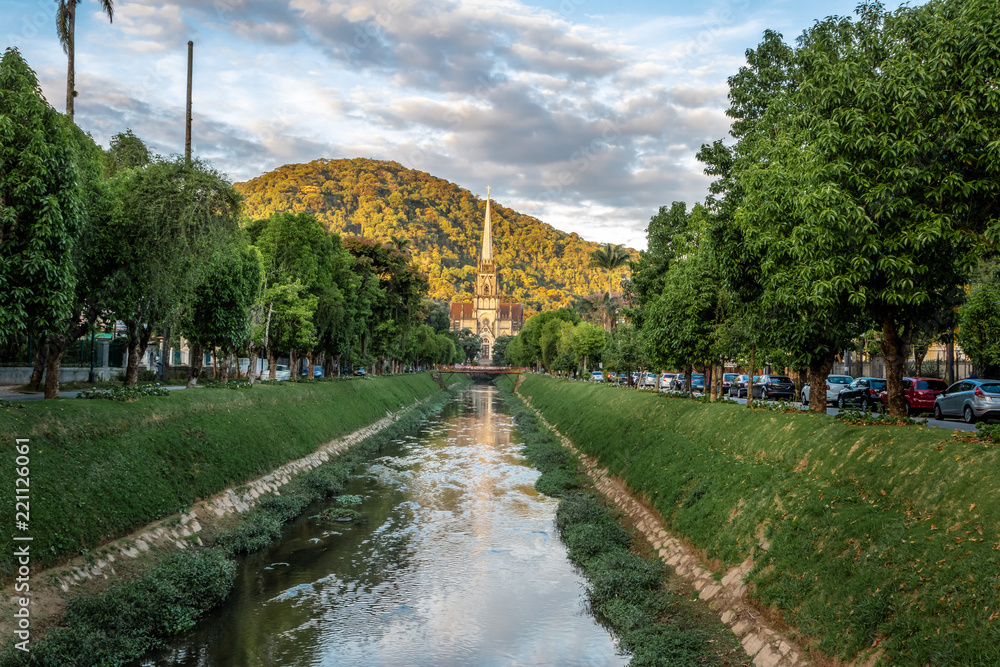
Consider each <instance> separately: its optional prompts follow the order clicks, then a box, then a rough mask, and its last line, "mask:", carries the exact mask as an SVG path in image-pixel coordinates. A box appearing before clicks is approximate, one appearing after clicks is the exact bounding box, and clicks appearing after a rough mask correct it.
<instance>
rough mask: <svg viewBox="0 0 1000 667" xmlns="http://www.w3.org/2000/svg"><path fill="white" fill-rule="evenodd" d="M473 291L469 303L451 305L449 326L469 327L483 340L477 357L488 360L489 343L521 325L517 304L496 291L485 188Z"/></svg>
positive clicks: (520, 312)
mask: <svg viewBox="0 0 1000 667" xmlns="http://www.w3.org/2000/svg"><path fill="white" fill-rule="evenodd" d="M478 268H479V271H478V274H477V276H476V291H475V295H474V298H473V301H472V302H471V303H469V302H464V303H459V302H455V303H452V304H451V329H452V331H461V330H462V329H469V330H470V331H472V333H474V334H476V335H477V336H479V337H481V338H482V339H483V347H482V351H481V352H480V355H479V358H480V359H484V360H490V358H491V357H492V354H493V343H494V342H495V341H496V339H497V338H498V337H499V336H516V335H517V334H518V332H519V331H521V326H522V325H523V324H524V310H523V308H522V307H521V304H519V303H514V302H513V301H514V299H513V298H512V297H510V296H507V295H505V294H503V293H502V292H501V291H500V283H499V282H498V281H497V265H496V261H495V260H494V259H493V225H492V222H491V219H490V196H489V188H487V194H486V223H485V225H484V227H483V248H482V252H480V254H479V267H478Z"/></svg>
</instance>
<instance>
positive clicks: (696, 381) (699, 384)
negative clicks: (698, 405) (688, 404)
mask: <svg viewBox="0 0 1000 667" xmlns="http://www.w3.org/2000/svg"><path fill="white" fill-rule="evenodd" d="M671 387H672V388H673V389H674V390H675V391H684V390H685V389H687V386H686V381H685V380H684V373H678V374H677V375H676V376H674V379H673V383H672V385H671ZM691 391H700V392H704V391H705V376H704V375H703V374H701V373H692V374H691Z"/></svg>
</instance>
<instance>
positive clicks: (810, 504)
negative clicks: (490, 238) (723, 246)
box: [520, 375, 1000, 665]
mask: <svg viewBox="0 0 1000 667" xmlns="http://www.w3.org/2000/svg"><path fill="white" fill-rule="evenodd" d="M520 391H521V393H522V395H525V396H528V397H530V398H531V400H532V403H533V405H534V406H535V407H536V408H538V409H540V410H541V411H542V412H543V414H544V415H545V417H546V418H547V419H548V420H549V421H551V422H552V423H553V424H555V425H556V427H557V428H559V430H560V431H561V432H562V433H563V434H564V435H566V436H567V437H569V438H570V439H572V440H573V442H574V443H575V444H576V445H577V446H578V447H579V448H580V449H581V450H583V451H585V452H586V453H588V454H590V455H592V456H595V457H597V458H598V459H599V460H600V461H601V462H602V463H603V464H604V465H605V466H607V467H608V468H609V469H610V470H611V472H612V473H614V474H616V475H619V476H621V477H622V478H624V479H625V480H626V482H627V483H628V484H629V486H630V487H631V488H632V489H633V490H634V491H636V492H639V493H641V494H644V495H646V496H648V497H649V498H650V499H651V502H652V503H653V505H655V507H656V509H657V510H658V511H659V512H660V513H661V514H662V515H663V517H664V518H665V520H666V522H667V524H668V526H669V527H670V529H671V530H672V531H674V532H675V533H677V534H680V535H683V536H684V537H686V538H687V539H688V540H689V541H690V542H691V543H692V544H694V545H695V546H697V547H699V548H702V549H704V550H705V552H706V554H707V555H708V556H709V557H710V558H714V559H718V560H719V561H721V562H722V563H723V564H724V566H725V567H729V566H732V565H735V564H737V563H739V562H741V561H743V560H744V559H745V558H746V557H747V556H749V555H752V556H753V557H754V558H755V563H756V565H755V567H754V569H753V571H752V572H751V574H750V582H751V590H752V594H753V596H754V597H755V598H756V599H757V600H758V601H760V602H761V603H763V604H765V605H768V606H771V607H773V608H775V609H777V610H779V611H780V612H781V613H782V614H783V615H784V617H785V619H786V620H787V621H788V622H789V623H791V624H793V625H794V626H795V627H797V628H798V629H799V630H800V631H801V632H802V633H804V634H805V635H806V636H808V637H814V638H816V642H817V643H816V646H817V648H819V649H820V650H822V651H824V652H826V653H827V654H829V655H834V656H838V657H840V658H844V659H852V658H856V657H858V656H859V655H861V654H863V653H864V652H866V651H868V650H869V649H872V648H873V647H877V648H876V649H875V650H876V651H877V654H878V656H879V659H880V662H881V663H882V664H892V665H927V664H930V665H959V664H964V665H996V664H1000V551H998V548H1000V542H998V528H1000V489H998V486H1000V478H998V477H997V475H996V474H995V471H996V469H997V448H996V446H995V445H989V444H986V443H983V442H979V441H974V440H972V439H964V440H963V439H960V438H958V437H955V436H954V435H953V434H952V433H951V432H948V431H942V430H937V429H932V428H923V427H915V426H908V427H885V426H879V427H872V426H869V427H864V426H850V425H847V424H844V423H842V422H839V421H837V420H835V419H833V418H831V417H826V416H816V415H812V414H807V413H803V414H781V413H777V412H770V411H764V410H748V409H746V408H745V407H744V406H739V405H731V404H714V405H712V404H702V403H697V402H693V401H688V400H682V399H673V398H667V397H664V396H662V395H657V394H653V393H645V392H643V393H640V392H634V391H623V390H619V389H616V388H612V387H605V386H602V385H597V384H589V383H580V382H568V381H561V380H554V379H550V378H545V377H542V376H536V375H530V376H528V377H527V378H526V380H525V381H524V382H523V384H522V386H521V389H520ZM764 546H767V547H768V548H766V549H765V548H764Z"/></svg>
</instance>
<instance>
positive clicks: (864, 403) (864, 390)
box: [837, 377, 885, 412]
mask: <svg viewBox="0 0 1000 667" xmlns="http://www.w3.org/2000/svg"><path fill="white" fill-rule="evenodd" d="M883 391H885V378H869V377H861V378H858V379H857V380H855V381H854V382H852V383H851V384H849V385H847V387H845V388H844V389H843V390H842V391H841V392H840V394H838V395H837V407H838V408H840V409H841V410H843V409H844V408H847V407H848V406H854V405H856V406H858V407H859V408H861V410H863V411H865V412H867V411H868V410H878V408H879V406H881V405H882V400H881V399H880V398H879V394H880V393H882V392H883Z"/></svg>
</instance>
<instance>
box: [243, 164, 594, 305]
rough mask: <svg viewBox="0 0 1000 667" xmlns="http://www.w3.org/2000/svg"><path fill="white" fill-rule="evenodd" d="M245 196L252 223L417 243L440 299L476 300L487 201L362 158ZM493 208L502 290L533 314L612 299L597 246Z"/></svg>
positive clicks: (269, 178)
mask: <svg viewBox="0 0 1000 667" xmlns="http://www.w3.org/2000/svg"><path fill="white" fill-rule="evenodd" d="M236 189H237V190H239V191H240V192H241V193H243V195H244V197H245V198H246V204H247V209H248V213H249V215H250V217H251V218H261V217H266V216H268V215H271V214H272V213H280V212H286V211H288V212H293V213H302V212H309V213H312V214H314V215H315V216H316V217H317V218H318V219H319V220H320V221H321V222H322V223H323V224H324V225H325V226H326V228H327V229H329V230H331V231H336V232H340V233H342V234H347V235H354V236H363V237H365V238H370V239H375V240H379V241H389V240H390V239H391V238H392V237H402V238H405V239H408V240H409V241H410V248H411V250H412V251H413V256H414V259H415V260H416V261H417V263H418V264H420V266H421V267H422V269H423V270H424V271H425V272H426V273H427V276H428V278H429V279H430V296H431V297H433V298H435V299H440V300H442V301H451V300H452V299H453V298H454V297H456V296H458V297H459V298H460V299H461V298H469V299H471V293H472V290H473V288H474V286H475V276H476V260H477V258H478V256H479V250H480V244H481V242H482V235H483V219H484V213H485V206H486V202H485V200H481V199H479V198H478V197H476V196H475V195H473V194H472V193H471V192H469V191H468V190H465V189H463V188H460V187H459V186H457V185H455V184H454V183H451V182H449V181H445V180H443V179H440V178H435V177H434V176H431V175H430V174H427V173H425V172H422V171H414V170H412V169H407V168H405V167H403V166H402V165H400V164H398V163H396V162H383V161H380V160H370V159H364V158H357V159H353V160H316V161H314V162H310V163H308V164H290V165H285V166H284V167H280V168H278V169H275V170H274V171H272V172H269V173H267V174H264V175H262V176H258V177H257V178H254V179H253V180H250V181H248V182H246V183H238V184H237V185H236ZM501 196H502V195H501ZM492 209H493V216H492V217H493V253H494V257H495V258H496V259H497V264H498V266H499V271H500V283H501V288H502V289H503V291H504V292H505V293H508V294H511V295H513V296H514V297H515V298H516V299H517V300H519V301H520V302H522V303H524V304H525V305H526V307H527V308H528V309H529V310H530V311H532V312H534V311H540V310H544V309H548V308H553V307H558V306H563V305H567V304H568V303H569V302H570V301H571V300H572V297H573V296H575V295H588V294H594V293H597V292H603V291H605V290H607V277H606V275H605V273H604V271H602V270H601V269H593V268H590V267H589V266H588V262H589V259H590V258H589V255H590V253H591V252H593V250H594V249H595V248H597V245H598V244H597V243H591V242H588V241H585V240H583V239H582V238H580V237H579V236H577V235H576V234H567V233H565V232H561V231H559V230H557V229H554V228H553V227H552V226H551V225H547V224H545V223H543V222H542V221H540V220H538V219H537V218H533V217H531V216H527V215H522V214H520V213H518V212H517V211H513V210H511V209H509V208H506V207H504V206H501V205H499V204H498V203H497V202H496V201H493V202H492Z"/></svg>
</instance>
